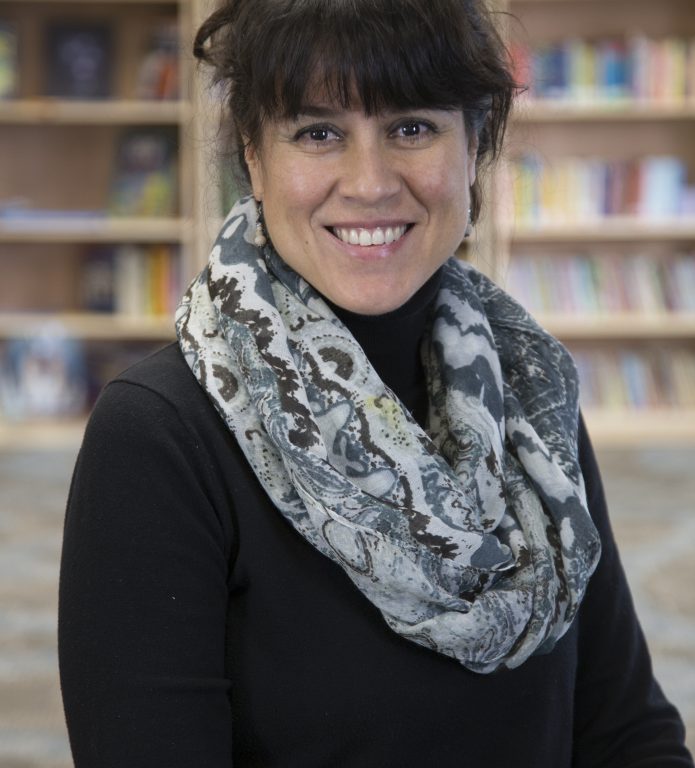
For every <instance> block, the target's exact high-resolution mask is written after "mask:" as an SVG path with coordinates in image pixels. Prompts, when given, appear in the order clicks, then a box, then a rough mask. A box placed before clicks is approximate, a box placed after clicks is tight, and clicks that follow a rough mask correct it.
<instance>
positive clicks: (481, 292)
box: [177, 198, 600, 672]
mask: <svg viewBox="0 0 695 768" xmlns="http://www.w3.org/2000/svg"><path fill="white" fill-rule="evenodd" d="M255 225H256V208H255V203H254V201H253V200H252V199H249V198H247V199H245V200H242V201H240V202H239V203H238V204H237V205H236V206H235V207H234V208H233V209H232V211H231V213H230V214H229V216H228V218H227V220H226V222H225V224H224V227H223V229H222V232H221V234H220V236H219V238H218V239H217V242H216V244H215V246H214V248H213V250H212V254H211V256H210V261H209V264H208V266H207V267H206V268H205V269H204V270H203V271H202V273H201V274H200V275H199V276H198V277H197V278H196V280H194V282H193V283H192V285H191V287H190V288H189V290H188V292H187V294H186V296H185V297H184V299H183V301H182V303H181V305H180V307H179V309H178V312H177V330H178V336H179V342H180V345H181V348H182V350H183V352H184V355H185V357H186V360H187V362H188V364H189V365H190V367H191V369H192V371H193V373H194V374H195V376H196V378H197V379H198V381H199V382H200V384H201V386H202V387H203V388H204V389H205V391H206V392H207V393H208V395H209V396H210V398H211V399H212V401H213V403H214V404H215V406H216V407H217V410H218V411H219V413H220V414H221V416H222V418H223V419H224V420H225V422H226V424H227V426H228V427H229V429H230V430H231V431H232V432H233V433H234V435H235V436H236V439H237V440H238V442H239V444H240V446H241V448H242V450H243V451H244V454H245V456H246V458H247V459H248V462H249V464H250V465H251V467H252V469H253V471H254V472H255V473H256V475H257V477H258V479H259V481H260V482H261V483H262V485H263V487H264V488H265V490H266V492H267V493H268V495H269V496H270V498H271V500H272V501H273V503H274V504H275V506H276V507H277V508H278V510H279V511H280V512H281V513H282V514H283V515H284V516H285V517H286V518H287V520H288V521H289V522H290V523H291V524H292V525H293V526H294V528H295V529H296V530H297V531H298V532H299V533H300V534H301V535H302V536H304V537H305V538H306V539H307V540H308V541H309V542H310V543H311V544H312V545H313V546H314V547H316V548H317V549H318V550H319V551H320V552H322V553H323V554H324V555H326V556H328V557H329V558H331V559H332V560H334V561H335V562H336V563H338V564H339V565H340V566H341V567H342V568H343V569H344V570H345V572H346V573H347V574H348V576H349V577H350V578H351V579H352V581H353V582H354V583H355V584H356V585H357V587H358V588H359V589H360V590H361V591H362V593H363V594H364V595H365V596H366V597H367V598H368V599H369V600H370V601H371V602H372V603H374V605H376V606H377V607H378V608H379V610H380V611H381V613H382V615H383V616H384V619H385V620H386V622H387V624H388V625H389V626H390V627H391V628H392V629H393V630H394V631H396V632H397V633H398V634H400V635H402V636H403V637H405V638H408V639H410V640H413V641H415V642H417V643H420V644H421V645H424V646H427V647H429V648H432V649H434V650H436V651H438V652H441V653H444V654H446V655H448V656H452V657H453V658H455V659H457V660H458V661H459V662H461V664H463V665H464V666H465V667H467V668H468V669H470V670H473V671H476V672H492V671H494V670H495V669H498V668H500V667H508V668H511V667H516V666H518V665H519V664H521V663H523V662H524V661H525V660H526V659H527V658H528V657H529V656H530V655H531V654H533V653H539V652H547V651H549V650H550V649H551V648H552V647H553V646H554V644H555V643H556V641H557V640H558V639H559V638H560V637H561V636H562V635H563V634H564V633H565V632H566V631H567V629H568V628H569V626H570V624H571V622H572V619H573V618H574V616H575V614H576V612H577V608H578V606H579V603H580V601H581V599H582V597H583V594H584V592H585V589H586V586H587V582H588V579H589V577H590V575H591V574H592V572H593V570H594V568H595V567H596V563H597V561H598V558H599V552H600V544H599V539H598V535H597V532H596V530H595V528H594V526H593V524H592V521H591V519H590V517H589V514H588V512H587V508H586V498H585V492H584V484H583V480H582V476H581V472H580V470H579V466H578V461H577V419H578V405H577V384H576V373H575V369H574V365H573V363H572V360H571V358H570V356H569V354H568V353H567V351H566V350H565V349H564V347H562V345H560V343H559V342H557V341H556V340H555V339H553V338H552V337H551V336H549V335H548V334H547V333H546V332H545V331H543V330H542V329H541V328H540V327H539V326H538V325H536V324H535V323H534V321H533V320H532V319H531V318H530V317H529V316H528V315H527V313H526V312H525V311H524V310H523V309H522V308H521V307H520V306H519V305H518V304H516V303H515V302H514V301H513V300H512V299H511V298H510V297H509V296H507V295H506V294H505V293H504V292H503V291H501V290H500V289H499V288H498V287H496V286H495V285H494V284H493V283H492V282H490V281H489V280H488V279H486V278H485V277H484V276H483V275H481V274H479V273H478V272H476V271H475V270H474V269H473V268H472V267H470V266H469V265H466V264H464V263H462V262H459V261H457V260H456V259H453V258H452V259H450V260H449V261H448V262H447V263H446V264H445V266H444V268H443V275H442V283H441V286H440V289H439V292H438V295H437V297H436V298H435V300H434V305H433V309H432V319H431V323H430V325H429V326H428V330H427V331H426V333H425V338H424V339H423V342H422V356H423V362H424V365H425V370H426V378H427V387H428V397H429V413H428V421H427V432H425V431H423V430H422V429H421V428H420V427H419V426H418V424H417V423H416V422H415V420H414V419H413V417H412V415H411V414H410V413H409V412H408V410H407V409H406V408H405V407H404V406H403V405H402V404H401V403H400V401H399V400H398V398H397V397H396V396H395V395H394V394H393V392H391V391H390V390H389V389H388V388H387V387H386V386H385V385H384V383H383V382H382V381H381V380H380V379H379V377H378V375H377V373H376V372H375V370H374V368H373V367H372V365H371V363H370V362H369V360H368V359H367V357H366V356H365V354H364V352H363V351H362V349H361V347H360V346H359V345H358V344H357V342H356V341H355V339H354V338H353V337H352V335H351V334H350V332H349V331H348V330H347V329H346V328H345V326H344V325H343V324H342V323H341V321H340V320H339V319H338V318H337V317H336V316H335V315H334V313H333V312H332V311H331V309H330V308H329V307H328V305H327V304H326V302H325V301H324V300H323V298H322V297H321V295H320V294H318V293H317V292H316V290H315V289H314V288H312V286H311V285H309V284H308V283H307V282H306V281H305V280H304V279H303V278H301V277H300V276H299V275H298V274H297V273H295V272H294V271H293V270H291V269H290V268H289V267H288V266H287V265H286V264H285V263H284V262H283V261H282V260H281V259H280V257H279V256H278V255H277V253H276V252H275V251H274V250H273V248H272V246H270V245H267V246H265V247H264V248H262V249H261V248H258V247H257V246H256V245H254V243H253V237H254V233H255ZM394 343H397V341H396V340H394Z"/></svg>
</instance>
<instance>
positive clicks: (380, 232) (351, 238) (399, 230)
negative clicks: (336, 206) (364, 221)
mask: <svg viewBox="0 0 695 768" xmlns="http://www.w3.org/2000/svg"><path fill="white" fill-rule="evenodd" d="M406 230H407V227H405V226H401V227H386V229H382V228H381V227H377V228H376V229H371V230H370V229H361V228H360V229H343V228H342V227H336V228H334V229H333V234H334V235H335V236H336V237H338V238H339V239H340V240H342V241H343V242H344V243H349V244H350V245H360V246H362V247H363V248H366V247H368V246H370V245H384V243H386V244H387V245H389V244H390V243H394V242H396V240H399V239H400V238H401V237H403V235H404V234H405V232H406Z"/></svg>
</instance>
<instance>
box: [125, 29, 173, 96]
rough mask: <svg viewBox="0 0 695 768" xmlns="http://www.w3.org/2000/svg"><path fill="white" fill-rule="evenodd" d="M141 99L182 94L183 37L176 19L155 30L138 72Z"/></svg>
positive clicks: (138, 93)
mask: <svg viewBox="0 0 695 768" xmlns="http://www.w3.org/2000/svg"><path fill="white" fill-rule="evenodd" d="M135 94H136V96H137V98H139V99H154V100H156V99H177V98H178V97H179V39H178V26H177V22H176V19H166V20H164V21H162V22H160V23H159V24H158V25H157V26H156V27H155V29H154V30H153V32H152V34H151V37H150V42H149V47H148V49H147V50H146V51H145V53H144V55H143V58H142V61H141V63H140V67H139V70H138V75H137V83H136V87H135Z"/></svg>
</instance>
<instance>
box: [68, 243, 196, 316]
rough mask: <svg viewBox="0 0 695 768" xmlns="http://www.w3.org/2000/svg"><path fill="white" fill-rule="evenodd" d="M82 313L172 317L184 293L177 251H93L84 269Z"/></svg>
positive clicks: (151, 247)
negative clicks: (83, 311)
mask: <svg viewBox="0 0 695 768" xmlns="http://www.w3.org/2000/svg"><path fill="white" fill-rule="evenodd" d="M81 289H82V290H81V293H82V309H83V310H85V311H89V312H113V313H116V314H123V315H131V316H138V317H163V316H167V315H169V316H171V315H173V313H174V310H175V309H176V307H177V306H178V303H179V301H180V299H181V296H182V293H183V286H182V282H181V269H180V257H179V253H178V248H177V247H175V246H172V245H148V246H143V245H121V246H117V247H113V248H107V247H100V248H95V249H93V250H92V251H91V252H90V253H89V254H88V255H87V257H86V258H85V262H84V266H83V269H82V286H81Z"/></svg>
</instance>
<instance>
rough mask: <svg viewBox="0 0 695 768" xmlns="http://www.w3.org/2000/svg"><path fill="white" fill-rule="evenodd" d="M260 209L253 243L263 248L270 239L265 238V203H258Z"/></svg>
mask: <svg viewBox="0 0 695 768" xmlns="http://www.w3.org/2000/svg"><path fill="white" fill-rule="evenodd" d="M256 207H257V209H258V215H257V218H256V235H255V236H254V238H253V242H254V243H255V244H256V245H257V246H258V247H259V248H262V247H263V246H264V245H265V244H266V243H267V242H268V238H267V237H266V236H265V229H264V228H263V203H261V202H258V203H256Z"/></svg>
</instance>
